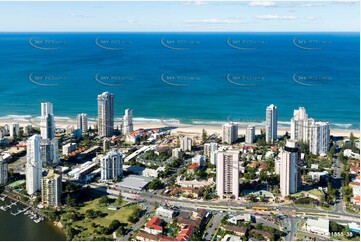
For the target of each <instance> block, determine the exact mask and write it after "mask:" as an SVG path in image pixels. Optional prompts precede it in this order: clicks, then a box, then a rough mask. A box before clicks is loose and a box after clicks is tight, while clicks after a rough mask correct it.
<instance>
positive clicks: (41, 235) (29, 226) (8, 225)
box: [0, 199, 66, 241]
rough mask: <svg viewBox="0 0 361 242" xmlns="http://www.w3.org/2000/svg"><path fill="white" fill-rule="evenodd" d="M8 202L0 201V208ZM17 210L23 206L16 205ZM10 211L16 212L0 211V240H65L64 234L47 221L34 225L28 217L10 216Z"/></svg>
mask: <svg viewBox="0 0 361 242" xmlns="http://www.w3.org/2000/svg"><path fill="white" fill-rule="evenodd" d="M10 202H11V201H10V200H8V199H5V201H1V200H0V206H2V205H4V204H10ZM16 207H17V208H24V206H23V205H16ZM11 210H12V211H14V212H15V211H16V208H15V207H12V209H9V210H7V211H3V210H0V240H1V241H4V240H17V241H24V240H28V241H29V240H42V241H44V240H47V241H55V240H58V241H60V240H66V237H65V235H64V233H63V232H62V231H61V230H60V229H58V228H57V227H55V226H54V225H53V224H52V223H51V222H50V221H49V220H44V221H43V222H40V223H35V222H34V221H33V220H31V219H30V218H29V217H28V216H26V215H24V214H19V215H17V216H14V215H11V213H10V212H11Z"/></svg>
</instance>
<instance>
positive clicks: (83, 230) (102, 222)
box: [61, 198, 138, 240]
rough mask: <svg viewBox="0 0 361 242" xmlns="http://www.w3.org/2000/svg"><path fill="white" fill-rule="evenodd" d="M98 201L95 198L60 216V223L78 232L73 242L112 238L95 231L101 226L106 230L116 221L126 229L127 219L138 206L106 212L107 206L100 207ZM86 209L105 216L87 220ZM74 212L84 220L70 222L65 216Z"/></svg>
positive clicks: (67, 210)
mask: <svg viewBox="0 0 361 242" xmlns="http://www.w3.org/2000/svg"><path fill="white" fill-rule="evenodd" d="M99 200H100V198H96V199H93V200H90V201H87V202H84V205H83V206H82V207H80V208H79V209H77V210H75V209H74V208H67V209H66V213H64V214H63V215H62V217H61V221H62V223H63V224H67V223H69V224H68V226H71V227H72V228H75V229H77V230H78V231H80V233H78V234H77V235H76V236H75V237H74V239H73V240H93V238H94V237H99V236H102V237H107V238H113V236H112V235H104V234H97V233H96V230H97V229H98V228H100V227H101V226H103V227H106V228H108V227H109V224H110V223H111V222H112V221H113V220H118V221H119V222H120V223H124V224H126V226H127V227H128V226H129V223H128V217H129V216H130V215H131V214H132V213H133V211H134V209H135V208H136V207H137V206H138V205H135V204H131V205H129V206H125V207H122V208H120V209H118V210H116V211H113V210H108V206H105V205H102V206H100V205H99ZM88 209H92V210H94V211H100V212H102V213H104V215H105V216H104V217H96V218H87V217H85V212H86V211H87V210H88ZM74 211H75V212H77V213H79V214H80V215H82V216H84V219H81V220H79V221H70V220H69V219H68V218H67V216H66V215H67V214H69V213H72V212H74ZM68 226H67V227H68Z"/></svg>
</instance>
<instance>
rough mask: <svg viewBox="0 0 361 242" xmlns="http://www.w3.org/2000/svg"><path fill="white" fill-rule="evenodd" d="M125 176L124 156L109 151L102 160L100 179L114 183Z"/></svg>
mask: <svg viewBox="0 0 361 242" xmlns="http://www.w3.org/2000/svg"><path fill="white" fill-rule="evenodd" d="M122 176H123V154H122V153H120V152H115V151H109V152H108V153H107V154H106V155H104V156H102V157H101V159H100V177H101V178H100V179H101V180H102V181H112V180H115V179H117V178H121V177H122Z"/></svg>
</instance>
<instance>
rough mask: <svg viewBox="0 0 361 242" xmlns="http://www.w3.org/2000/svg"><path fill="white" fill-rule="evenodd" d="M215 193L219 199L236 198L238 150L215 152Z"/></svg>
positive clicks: (237, 192) (237, 194)
mask: <svg viewBox="0 0 361 242" xmlns="http://www.w3.org/2000/svg"><path fill="white" fill-rule="evenodd" d="M216 188H217V195H218V197H219V198H220V199H238V196H239V151H236V150H227V151H219V152H218V153H217V185H216Z"/></svg>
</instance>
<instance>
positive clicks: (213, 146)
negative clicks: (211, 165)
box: [204, 142, 218, 159]
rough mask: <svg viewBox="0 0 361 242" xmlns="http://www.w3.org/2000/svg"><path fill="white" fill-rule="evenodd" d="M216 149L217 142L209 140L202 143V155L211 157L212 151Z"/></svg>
mask: <svg viewBox="0 0 361 242" xmlns="http://www.w3.org/2000/svg"><path fill="white" fill-rule="evenodd" d="M217 149H218V144H217V143H214V142H211V143H205V144H204V155H205V156H206V157H207V158H208V159H209V158H210V157H211V154H212V152H214V151H216V150H217Z"/></svg>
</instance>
